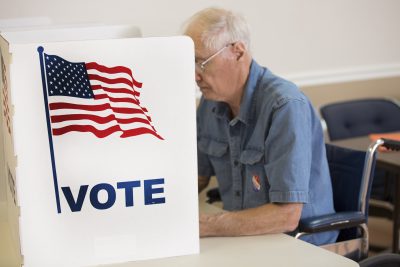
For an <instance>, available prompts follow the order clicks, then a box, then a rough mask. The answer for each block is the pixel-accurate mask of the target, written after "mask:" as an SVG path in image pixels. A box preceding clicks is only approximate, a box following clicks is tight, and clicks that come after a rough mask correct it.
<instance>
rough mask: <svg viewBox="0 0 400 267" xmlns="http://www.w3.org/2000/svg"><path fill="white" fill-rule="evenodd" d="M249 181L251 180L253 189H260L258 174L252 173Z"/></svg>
mask: <svg viewBox="0 0 400 267" xmlns="http://www.w3.org/2000/svg"><path fill="white" fill-rule="evenodd" d="M251 181H252V182H253V189H254V191H256V192H258V191H260V189H261V183H260V176H258V175H253V177H252V178H251Z"/></svg>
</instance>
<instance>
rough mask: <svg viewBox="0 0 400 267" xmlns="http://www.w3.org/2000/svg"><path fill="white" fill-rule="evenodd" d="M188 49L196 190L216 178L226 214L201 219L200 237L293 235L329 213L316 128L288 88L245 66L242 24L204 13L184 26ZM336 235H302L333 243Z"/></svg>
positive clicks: (250, 63)
mask: <svg viewBox="0 0 400 267" xmlns="http://www.w3.org/2000/svg"><path fill="white" fill-rule="evenodd" d="M185 34H186V35H188V36H190V37H191V38H192V39H193V41H194V44H195V54H196V58H195V60H196V82H197V85H198V86H199V88H200V90H201V92H202V94H203V97H202V99H201V101H200V104H199V107H198V114H197V131H198V168H199V169H198V175H199V178H198V181H199V191H201V190H202V189H204V188H205V187H206V186H207V185H208V183H209V180H210V177H211V176H213V175H215V176H216V177H217V179H218V185H219V192H220V194H221V198H222V201H223V205H224V209H225V210H226V211H225V212H222V213H220V214H216V215H205V214H202V215H201V216H200V235H201V236H202V237H205V236H240V235H258V234H266V233H285V232H293V231H295V230H296V228H297V225H298V223H299V220H300V218H307V217H310V216H315V215H322V214H328V213H333V212H334V209H333V200H332V188H331V181H330V176H329V171H328V165H327V160H326V154H325V146H324V140H323V133H322V129H321V125H320V121H319V119H318V117H317V115H316V113H315V111H314V109H313V108H312V106H311V104H310V102H309V100H308V99H307V98H306V96H304V95H303V94H302V93H301V92H300V91H299V89H298V88H297V87H296V85H294V84H293V83H291V82H289V81H286V80H284V79H282V78H280V77H278V76H275V75H274V74H273V73H271V71H270V70H269V69H267V68H264V67H261V66H260V65H258V64H257V62H256V61H254V60H253V59H252V56H251V54H250V51H249V45H250V36H249V30H248V25H247V23H246V21H245V20H244V19H243V18H242V17H241V16H239V15H237V14H234V13H232V12H230V11H227V10H224V9H217V8H209V9H205V10H202V11H200V12H198V13H197V14H195V15H194V16H193V17H191V19H190V20H189V21H188V23H187V25H186V29H185ZM336 237H337V232H329V233H322V234H315V235H310V236H305V237H304V239H305V240H306V241H308V242H311V243H314V244H317V245H319V244H325V243H330V242H334V241H335V240H336Z"/></svg>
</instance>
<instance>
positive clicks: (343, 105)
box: [320, 98, 400, 141]
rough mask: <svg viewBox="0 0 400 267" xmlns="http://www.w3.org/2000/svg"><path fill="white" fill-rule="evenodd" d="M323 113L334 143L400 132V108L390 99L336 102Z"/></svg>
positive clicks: (323, 109)
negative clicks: (370, 135)
mask: <svg viewBox="0 0 400 267" xmlns="http://www.w3.org/2000/svg"><path fill="white" fill-rule="evenodd" d="M320 113H321V116H322V118H323V119H324V121H325V122H326V125H327V128H328V135H329V139H330V140H331V141H335V140H339V139H345V138H351V137H357V136H364V135H368V134H371V133H387V132H394V131H400V119H399V118H400V106H399V104H398V103H397V102H395V101H393V100H390V99H381V98H371V99H360V100H351V101H344V102H337V103H332V104H327V105H325V106H322V107H321V108H320Z"/></svg>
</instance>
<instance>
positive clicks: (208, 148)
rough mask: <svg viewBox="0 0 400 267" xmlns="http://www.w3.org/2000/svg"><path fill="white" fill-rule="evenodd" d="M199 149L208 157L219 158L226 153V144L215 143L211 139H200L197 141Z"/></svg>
mask: <svg viewBox="0 0 400 267" xmlns="http://www.w3.org/2000/svg"><path fill="white" fill-rule="evenodd" d="M199 149H200V151H201V152H203V153H205V154H207V155H209V156H212V157H217V158H220V157H222V156H223V155H225V154H226V152H227V151H228V144H227V143H223V142H217V141H214V140H212V139H207V138H201V139H200V141H199Z"/></svg>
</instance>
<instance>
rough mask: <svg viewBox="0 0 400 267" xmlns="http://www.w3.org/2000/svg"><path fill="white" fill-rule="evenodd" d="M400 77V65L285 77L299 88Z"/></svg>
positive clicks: (313, 72)
mask: <svg viewBox="0 0 400 267" xmlns="http://www.w3.org/2000/svg"><path fill="white" fill-rule="evenodd" d="M397 76H399V77H400V63H393V64H385V65H371V66H360V67H354V68H343V69H334V70H327V71H310V72H304V73H293V74H287V75H283V77H285V78H286V79H288V80H290V81H292V82H294V83H295V84H297V85H298V86H299V87H304V86H314V85H324V84H333V83H344V82H353V81H362V80H371V79H381V78H390V77H397Z"/></svg>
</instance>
